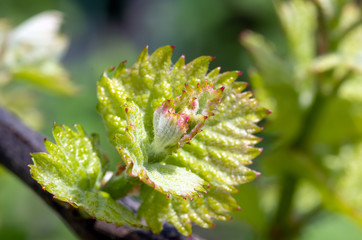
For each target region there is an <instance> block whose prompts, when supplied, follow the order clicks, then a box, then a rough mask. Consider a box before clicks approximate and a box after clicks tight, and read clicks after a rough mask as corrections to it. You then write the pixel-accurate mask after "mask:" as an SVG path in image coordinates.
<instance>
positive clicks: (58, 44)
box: [0, 11, 77, 94]
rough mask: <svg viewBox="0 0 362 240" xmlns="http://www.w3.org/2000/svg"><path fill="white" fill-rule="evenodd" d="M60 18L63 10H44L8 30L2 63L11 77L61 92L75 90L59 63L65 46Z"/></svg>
mask: <svg viewBox="0 0 362 240" xmlns="http://www.w3.org/2000/svg"><path fill="white" fill-rule="evenodd" d="M62 19H63V16H62V13H60V12H58V11H47V12H43V13H40V14H38V15H36V16H33V17H32V18H30V19H28V20H27V21H25V22H23V23H22V24H20V25H19V26H17V27H16V28H14V29H12V30H11V31H8V36H7V41H6V44H5V45H4V50H3V51H2V53H3V59H2V63H3V67H4V68H5V69H7V71H8V72H9V74H11V75H12V77H13V78H15V79H19V80H22V81H28V82H31V83H33V84H36V85H37V86H39V87H42V88H44V89H47V90H51V91H54V92H58V93H62V94H74V93H75V92H76V91H77V88H76V87H75V85H74V84H73V83H72V82H70V81H69V77H68V74H67V73H66V71H65V69H64V68H63V67H62V66H61V65H60V63H59V62H60V61H59V60H60V57H61V56H62V54H63V53H64V51H65V50H66V47H67V45H68V41H67V39H66V38H65V37H64V36H62V35H61V34H60V31H59V30H60V27H61V23H62ZM0 35H1V34H0ZM0 38H1V37H0ZM0 41H1V39H0Z"/></svg>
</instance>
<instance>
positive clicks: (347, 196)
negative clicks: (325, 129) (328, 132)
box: [324, 142, 362, 225]
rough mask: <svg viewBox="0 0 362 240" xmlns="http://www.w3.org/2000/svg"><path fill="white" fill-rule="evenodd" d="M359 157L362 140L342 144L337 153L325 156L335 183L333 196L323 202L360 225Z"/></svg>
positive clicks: (361, 208)
mask: <svg viewBox="0 0 362 240" xmlns="http://www.w3.org/2000/svg"><path fill="white" fill-rule="evenodd" d="M361 159H362V142H359V143H356V144H348V145H345V146H343V147H342V148H341V149H340V152H339V154H338V155H334V156H333V155H330V156H326V157H325V159H324V160H325V163H326V165H328V167H329V168H330V169H331V170H332V172H333V173H334V175H333V177H334V179H333V180H332V179H331V180H332V181H333V182H334V183H335V188H334V189H333V190H332V191H333V193H332V194H333V198H330V199H329V198H325V202H326V203H327V205H328V206H329V207H331V208H333V209H335V210H338V211H341V212H344V213H346V214H348V215H350V216H351V217H352V218H353V219H354V220H356V221H357V222H358V223H359V224H361V225H362V191H361V186H360V185H361V184H360V183H361V182H362V177H361V174H360V169H361V167H362V161H361ZM325 197H326V196H325ZM331 200H334V201H331Z"/></svg>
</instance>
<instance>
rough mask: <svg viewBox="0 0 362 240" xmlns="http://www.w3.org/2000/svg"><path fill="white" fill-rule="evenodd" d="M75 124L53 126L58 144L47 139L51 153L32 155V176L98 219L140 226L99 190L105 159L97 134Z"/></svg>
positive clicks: (106, 194)
mask: <svg viewBox="0 0 362 240" xmlns="http://www.w3.org/2000/svg"><path fill="white" fill-rule="evenodd" d="M75 127H76V131H73V130H71V129H70V128H68V127H67V126H65V125H64V126H58V125H56V124H55V125H54V129H53V136H54V139H55V141H56V144H54V143H52V142H50V141H48V140H45V142H44V144H45V147H46V149H47V151H48V152H49V154H47V153H33V154H32V157H33V158H32V159H33V162H34V165H30V168H31V170H30V172H31V174H32V177H33V178H34V179H35V180H36V181H38V182H39V183H40V184H41V185H42V186H43V188H44V189H45V190H47V191H48V192H50V193H52V194H53V195H54V197H55V198H57V199H59V200H61V201H65V202H68V203H69V204H71V205H72V206H74V207H76V208H80V209H81V210H85V211H87V212H88V213H89V214H90V215H91V216H93V217H95V218H96V219H99V220H103V221H107V222H112V223H114V224H116V225H124V224H125V223H127V224H130V225H132V226H141V225H140V224H139V223H138V221H137V220H136V218H135V217H134V215H133V213H132V212H131V211H130V210H128V209H127V208H125V207H124V206H122V205H120V204H118V203H117V202H116V201H115V200H114V199H112V198H111V197H110V195H109V194H108V193H106V192H102V191H100V190H99V187H100V181H101V178H102V176H103V174H104V171H103V170H102V169H103V168H104V163H105V162H106V161H105V160H104V159H103V156H102V155H101V154H100V150H99V149H97V137H96V136H94V137H88V136H86V134H85V132H84V130H83V128H82V127H81V126H80V125H76V126H75ZM102 165H103V166H102Z"/></svg>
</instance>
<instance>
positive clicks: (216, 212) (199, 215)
mask: <svg viewBox="0 0 362 240" xmlns="http://www.w3.org/2000/svg"><path fill="white" fill-rule="evenodd" d="M142 196H143V199H144V201H143V203H142V205H141V206H140V208H139V211H138V215H139V217H143V218H145V220H146V222H147V224H148V226H149V227H150V228H151V229H152V231H153V232H154V233H159V232H161V230H162V223H163V220H166V221H168V222H169V223H171V224H172V225H174V226H175V227H176V229H177V230H178V231H179V232H181V233H182V234H184V235H190V234H191V233H192V226H191V221H193V222H195V223H197V224H198V225H200V226H202V227H205V228H209V227H213V225H214V224H213V223H212V219H213V218H214V219H218V220H228V219H230V216H228V212H231V211H235V210H240V207H239V206H238V205H237V203H236V201H235V200H234V199H233V198H232V197H231V196H230V194H229V193H227V192H226V191H223V190H221V189H216V188H213V187H211V188H210V189H208V193H207V195H204V196H202V197H195V198H193V199H192V200H191V199H185V200H184V199H180V198H174V197H172V196H171V197H167V196H165V195H163V194H161V193H159V192H158V191H154V190H153V189H152V188H149V187H147V186H143V188H142Z"/></svg>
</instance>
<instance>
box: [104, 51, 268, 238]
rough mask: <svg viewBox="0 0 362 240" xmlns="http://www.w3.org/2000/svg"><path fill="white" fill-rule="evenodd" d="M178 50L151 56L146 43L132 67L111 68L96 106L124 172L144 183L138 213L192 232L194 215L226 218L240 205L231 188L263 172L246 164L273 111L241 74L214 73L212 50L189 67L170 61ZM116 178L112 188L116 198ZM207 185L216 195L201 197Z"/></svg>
mask: <svg viewBox="0 0 362 240" xmlns="http://www.w3.org/2000/svg"><path fill="white" fill-rule="evenodd" d="M172 51H173V47H171V46H165V47H162V48H159V49H157V50H156V51H155V52H154V53H153V54H151V55H148V52H147V48H145V49H144V50H143V52H142V53H141V54H140V56H139V58H138V60H137V62H136V63H135V64H134V65H133V66H131V67H130V68H126V66H125V62H122V63H121V64H120V65H119V66H118V68H117V69H116V70H115V71H114V73H113V76H112V74H111V72H112V71H113V70H114V69H109V70H108V71H106V72H105V73H104V74H103V75H102V77H101V79H100V81H99V82H98V100H99V102H98V105H97V109H98V112H99V113H100V114H101V115H102V117H103V119H104V122H105V125H106V127H107V130H108V136H109V139H110V141H111V143H112V144H113V145H114V146H115V147H116V149H117V150H118V151H119V153H120V156H121V158H122V161H123V162H124V163H125V165H126V167H125V172H126V173H127V174H128V175H130V176H134V177H138V178H139V179H140V180H141V181H142V182H143V183H144V185H145V186H144V187H142V188H141V195H142V196H144V198H143V199H144V200H145V202H144V203H143V204H142V206H141V209H140V212H141V213H140V214H139V215H140V216H141V217H145V218H146V221H147V223H148V224H149V225H150V226H151V228H152V229H153V231H156V232H159V231H161V229H162V221H163V220H166V221H169V222H170V223H172V224H174V225H175V226H176V228H178V229H179V230H180V231H181V232H182V233H183V234H189V233H191V225H190V224H191V223H190V222H191V220H192V221H195V222H196V223H197V224H199V225H201V226H204V227H210V226H212V223H211V219H212V218H216V219H224V220H225V219H227V218H226V213H227V212H228V211H230V210H231V209H235V208H236V207H235V206H234V205H235V204H236V203H235V200H233V199H232V197H231V196H230V195H229V193H228V192H235V191H236V188H235V186H236V185H239V184H242V183H246V182H249V181H251V180H253V179H254V178H255V177H256V176H258V175H259V173H257V172H255V171H253V170H251V169H249V168H247V167H246V165H249V164H251V163H252V159H253V158H255V157H256V156H258V155H259V154H260V152H261V150H262V149H259V148H257V147H254V145H255V144H257V143H259V142H260V140H261V139H260V138H258V137H256V136H254V134H255V133H257V132H259V131H260V130H261V128H259V127H258V126H257V125H256V124H257V123H258V122H259V121H260V120H261V119H262V118H263V117H264V116H265V115H266V114H267V113H268V111H267V110H266V109H265V108H262V107H260V106H259V104H258V103H257V101H256V100H255V99H254V98H253V97H252V94H251V93H250V92H242V91H243V90H244V89H245V87H246V86H247V84H246V83H241V82H234V81H235V80H236V78H237V77H238V76H239V75H240V73H239V72H237V71H234V72H226V73H222V74H219V71H220V68H216V69H214V70H212V71H210V72H209V73H208V65H209V63H210V61H211V60H212V59H213V58H212V57H208V56H202V57H199V58H197V59H195V60H193V61H192V62H190V63H189V64H186V65H185V59H184V57H183V56H181V57H180V58H179V60H178V61H177V62H176V63H175V64H174V65H173V66H172V67H171V55H172ZM123 168H124V165H123V166H122V167H121V168H120V170H122V169H123ZM120 179H121V178H120ZM121 180H122V179H121ZM121 180H120V183H119V184H123V180H122V181H121ZM115 184H117V181H116V180H114V181H113V180H112V183H110V186H109V188H108V189H109V191H110V192H111V194H112V196H117V193H113V192H112V191H113V190H115V189H117V186H115ZM111 185H112V186H111ZM146 185H148V186H146ZM204 186H208V187H210V189H211V190H210V191H211V193H209V194H208V195H207V197H205V198H202V200H201V199H199V198H197V197H196V196H201V194H200V193H201V192H204V191H205V188H204ZM112 189H113V190H112ZM155 190H156V191H155ZM144 191H145V193H144ZM148 192H150V193H149V194H148ZM148 195H149V196H148ZM167 196H168V197H169V198H167ZM183 198H184V199H193V201H192V202H190V204H189V203H188V202H189V200H183ZM171 199H172V200H171ZM222 202H224V204H225V205H223V203H222ZM152 203H153V204H154V205H155V206H154V207H152V209H151V204H152ZM186 203H187V204H186ZM185 204H186V205H185ZM213 204H215V205H213ZM231 206H233V207H231ZM146 209H147V210H146ZM198 211H201V212H198ZM196 213H197V214H196ZM170 214H171V215H170ZM198 215H199V216H198ZM154 219H156V220H154Z"/></svg>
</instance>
